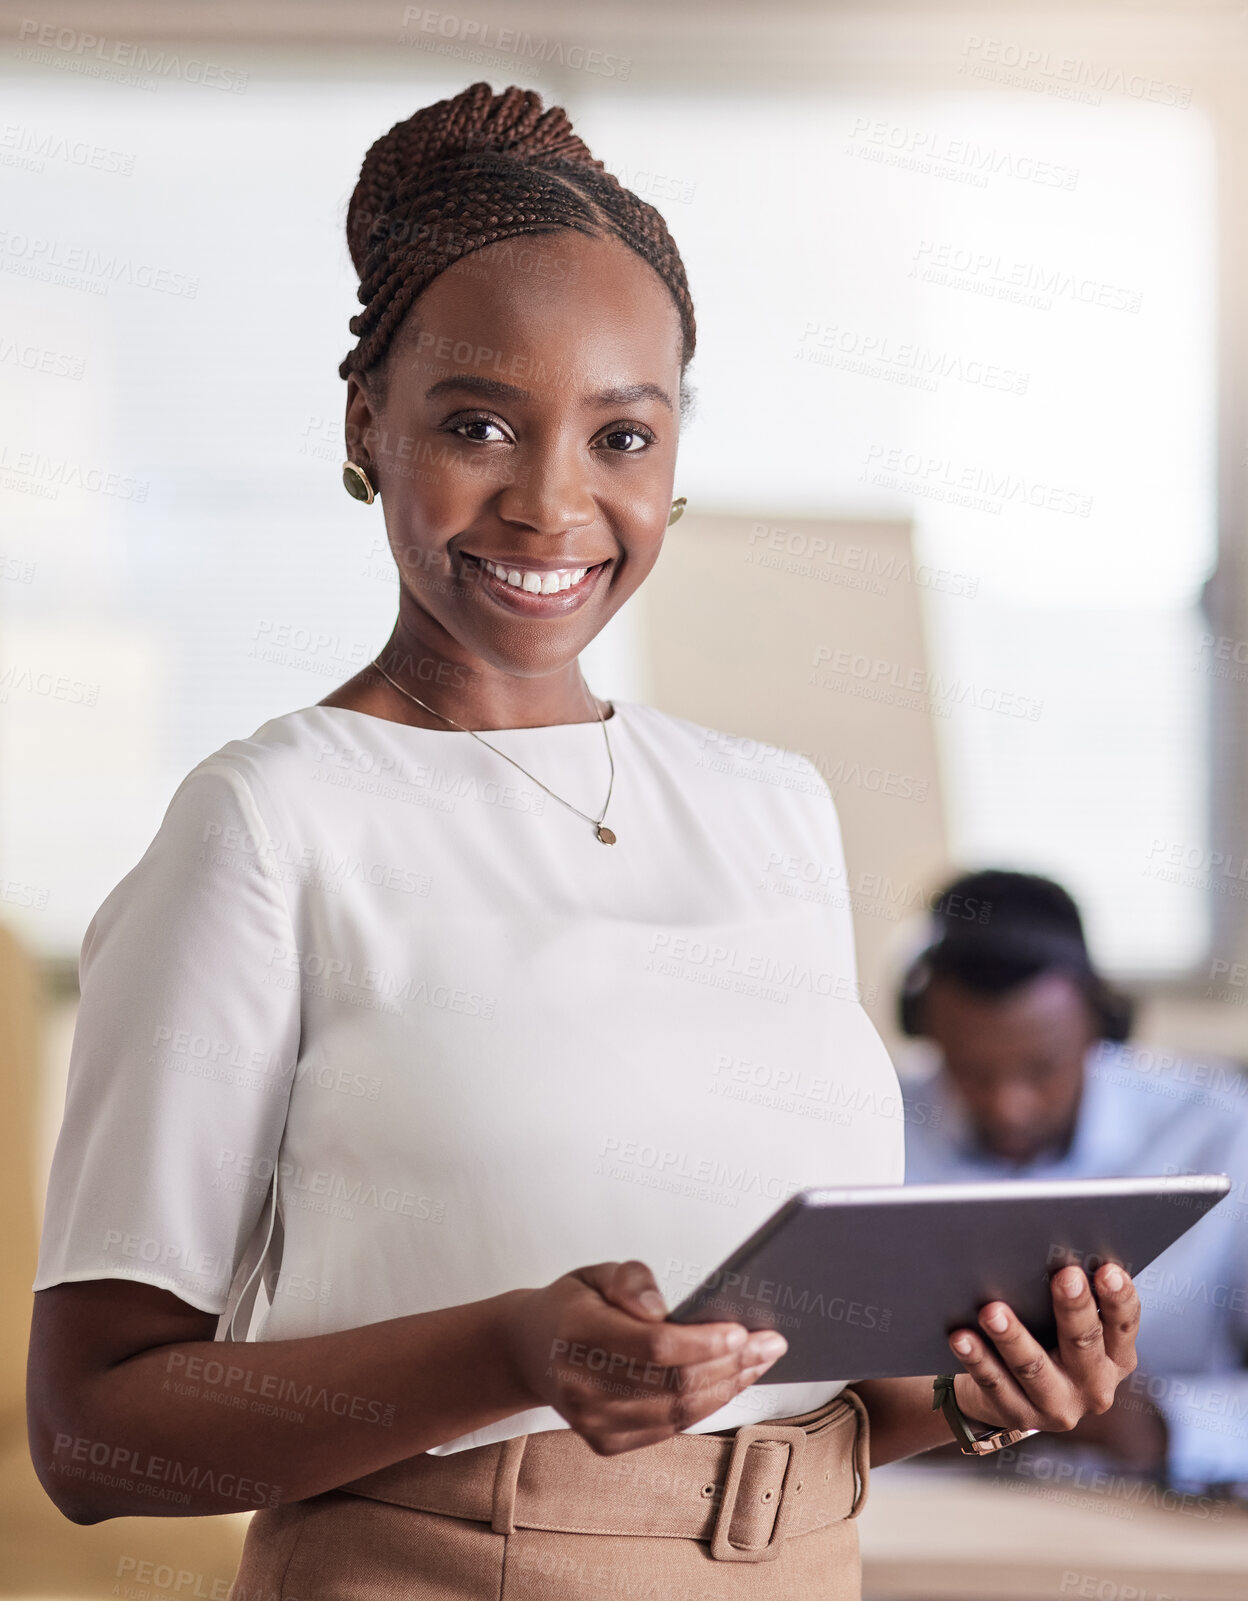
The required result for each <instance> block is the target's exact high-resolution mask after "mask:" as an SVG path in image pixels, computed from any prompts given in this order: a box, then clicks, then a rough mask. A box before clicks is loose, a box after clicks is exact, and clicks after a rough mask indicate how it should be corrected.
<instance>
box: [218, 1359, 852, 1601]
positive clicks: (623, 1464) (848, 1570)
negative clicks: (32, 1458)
mask: <svg viewBox="0 0 1248 1601" xmlns="http://www.w3.org/2000/svg"><path fill="white" fill-rule="evenodd" d="M867 1462H868V1428H867V1416H866V1412H865V1410H864V1408H863V1405H862V1403H861V1401H860V1400H859V1399H858V1397H857V1395H855V1394H854V1392H853V1391H852V1390H844V1391H842V1393H841V1394H840V1395H839V1396H837V1398H836V1399H835V1400H834V1401H832V1402H830V1403H829V1404H828V1405H827V1406H825V1407H822V1408H820V1409H819V1410H817V1411H814V1412H807V1413H803V1414H802V1415H800V1416H798V1417H792V1418H777V1419H776V1420H775V1421H774V1422H771V1423H763V1424H750V1425H748V1426H746V1427H744V1428H740V1429H736V1430H731V1431H729V1432H727V1433H724V1434H677V1435H674V1436H673V1437H672V1438H671V1439H669V1440H664V1441H662V1442H661V1443H660V1444H659V1445H652V1446H644V1447H642V1448H641V1449H640V1450H637V1451H626V1452H623V1453H621V1454H620V1455H617V1456H610V1457H601V1456H597V1455H595V1453H594V1452H593V1451H592V1450H591V1449H590V1448H589V1446H588V1445H586V1443H585V1442H584V1440H582V1439H581V1437H580V1436H579V1435H577V1434H574V1433H573V1432H572V1431H571V1430H570V1429H553V1430H548V1431H545V1432H543V1433H541V1434H530V1435H522V1436H520V1437H519V1438H517V1439H514V1440H504V1441H502V1442H501V1443H500V1444H496V1445H485V1446H480V1447H478V1448H477V1449H475V1450H471V1451H460V1452H456V1453H454V1454H452V1455H451V1456H429V1455H427V1454H423V1455H420V1456H414V1457H408V1458H407V1459H406V1460H404V1461H402V1462H396V1463H395V1464H394V1465H393V1466H391V1467H388V1468H382V1469H381V1470H380V1471H379V1472H376V1473H370V1474H367V1475H366V1476H365V1477H363V1478H360V1479H356V1480H353V1481H352V1482H351V1483H350V1484H346V1485H342V1486H340V1487H339V1488H338V1489H336V1490H327V1491H325V1492H324V1493H323V1494H321V1495H315V1496H311V1497H309V1498H308V1499H307V1500H304V1501H293V1502H290V1503H288V1504H287V1505H285V1506H279V1507H275V1508H274V1509H273V1510H271V1511H261V1512H257V1513H255V1514H254V1515H253V1517H252V1520H251V1523H250V1525H249V1526H248V1530H247V1538H246V1542H245V1545H244V1549H243V1557H242V1563H241V1565H240V1567H239V1570H238V1572H237V1574H236V1575H235V1578H234V1583H233V1585H232V1586H231V1588H230V1593H229V1601H485V1598H487V1597H488V1598H489V1601H573V1598H575V1601H621V1598H625V1597H627V1598H628V1601H636V1598H639V1597H640V1598H645V1601H730V1598H731V1601H859V1597H860V1593H861V1590H860V1577H861V1575H860V1568H859V1561H858V1529H857V1524H856V1523H855V1522H854V1521H853V1520H854V1519H855V1518H856V1517H857V1515H858V1513H859V1511H860V1510H861V1508H862V1505H863V1502H864V1500H865V1497H866V1490H867V1474H868V1469H867Z"/></svg>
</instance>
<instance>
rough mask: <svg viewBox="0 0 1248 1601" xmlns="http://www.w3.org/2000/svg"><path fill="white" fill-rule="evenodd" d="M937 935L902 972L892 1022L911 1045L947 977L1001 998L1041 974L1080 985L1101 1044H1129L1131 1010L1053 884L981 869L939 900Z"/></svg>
mask: <svg viewBox="0 0 1248 1601" xmlns="http://www.w3.org/2000/svg"><path fill="white" fill-rule="evenodd" d="M933 922H934V925H935V926H934V934H935V937H934V938H933V939H932V941H931V942H930V944H928V945H927V946H926V947H925V949H924V950H922V951H921V952H920V953H919V955H918V956H917V957H915V959H914V961H912V962H911V964H910V966H909V967H908V968H907V970H906V974H905V977H904V978H903V979H902V982H901V988H900V990H899V992H898V996H897V1020H898V1022H899V1024H900V1025H901V1030H902V1033H903V1034H906V1035H908V1036H909V1037H910V1038H911V1039H917V1038H921V1037H922V1035H923V1015H922V1014H923V1002H924V999H925V997H926V995H927V991H928V988H929V986H930V985H931V982H932V980H933V979H934V978H936V977H938V976H940V975H942V974H944V975H947V976H948V977H950V978H952V979H955V980H956V981H958V982H959V983H961V984H962V985H963V986H964V987H965V988H967V989H970V990H974V991H976V992H978V993H980V994H984V995H1002V994H1005V993H1006V992H1007V991H1009V990H1011V989H1013V988H1015V987H1016V986H1017V985H1019V984H1025V983H1027V982H1028V981H1029V980H1031V979H1033V978H1038V977H1039V976H1040V974H1041V973H1053V972H1058V973H1066V974H1067V975H1068V976H1069V977H1070V978H1072V979H1073V980H1074V981H1075V983H1077V984H1078V986H1079V988H1080V990H1081V991H1082V992H1083V995H1084V998H1085V1000H1086V1001H1087V1004H1088V1006H1089V1007H1090V1008H1091V1011H1092V1014H1093V1017H1094V1018H1095V1020H1096V1027H1097V1035H1098V1038H1100V1039H1105V1040H1113V1041H1117V1042H1121V1041H1122V1040H1125V1039H1127V1038H1128V1036H1129V1035H1130V1032H1131V1025H1132V1022H1133V1021H1134V1014H1135V1003H1134V1002H1133V1001H1132V1000H1131V998H1130V997H1129V996H1127V995H1124V994H1122V993H1120V992H1119V991H1117V990H1115V989H1113V988H1112V987H1111V986H1110V985H1109V984H1107V983H1106V982H1105V980H1104V979H1103V978H1102V977H1101V975H1100V974H1099V973H1098V972H1097V971H1096V968H1095V967H1094V966H1093V965H1092V959H1091V957H1090V956H1089V954H1088V947H1087V942H1086V941H1085V939H1084V936H1083V923H1082V919H1081V918H1080V916H1079V909H1078V907H1077V906H1076V905H1075V903H1074V901H1073V900H1072V899H1071V897H1070V896H1069V895H1068V894H1067V892H1066V891H1065V890H1064V889H1063V888H1062V887H1061V885H1060V884H1055V883H1054V882H1053V880H1052V879H1048V878H1041V877H1039V876H1038V875H1035V874H1031V873H1012V872H1007V871H1005V870H1003V869H986V870H984V871H982V872H978V873H968V874H966V875H965V876H964V877H962V878H959V879H957V880H955V881H954V882H953V883H952V884H950V885H949V886H948V887H947V888H946V889H944V890H942V891H941V893H940V895H938V896H937V898H936V902H935V906H934V915H933Z"/></svg>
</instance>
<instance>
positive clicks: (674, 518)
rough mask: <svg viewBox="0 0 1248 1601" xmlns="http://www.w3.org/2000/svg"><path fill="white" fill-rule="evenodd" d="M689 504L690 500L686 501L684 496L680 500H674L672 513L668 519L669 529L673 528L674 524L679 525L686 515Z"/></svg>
mask: <svg viewBox="0 0 1248 1601" xmlns="http://www.w3.org/2000/svg"><path fill="white" fill-rule="evenodd" d="M688 504H689V502H688V500H687V499H686V497H685V496H684V495H682V496H681V497H680V499H679V500H674V501H673V502H672V509H671V511H670V513H669V514H668V519H667V526H668V527H669V528H670V527H671V526H672V524H673V523H678V522H679V521H680V519H681V517H682V516H683V514H684V510H685V507H686V506H687V505H688Z"/></svg>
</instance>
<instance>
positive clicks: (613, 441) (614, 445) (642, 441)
mask: <svg viewBox="0 0 1248 1601" xmlns="http://www.w3.org/2000/svg"><path fill="white" fill-rule="evenodd" d="M630 439H631V440H633V441H634V443H632V444H629V443H628V441H629V440H630ZM620 440H623V441H625V443H623V444H620V443H618V441H620ZM603 443H604V444H606V445H609V446H610V447H611V449H612V450H620V451H636V450H639V449H642V450H644V449H645V447H646V446H647V445H648V444H649V443H650V441H649V440H648V439H647V438H646V436H645V435H644V434H639V433H638V432H637V430H636V429H635V428H616V429H614V430H613V431H612V432H611V433H609V434H604V435H603Z"/></svg>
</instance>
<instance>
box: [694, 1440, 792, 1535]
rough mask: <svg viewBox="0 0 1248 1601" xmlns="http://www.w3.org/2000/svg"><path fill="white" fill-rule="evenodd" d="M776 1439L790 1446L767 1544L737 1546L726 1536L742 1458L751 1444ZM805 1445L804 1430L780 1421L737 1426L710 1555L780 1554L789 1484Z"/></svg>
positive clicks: (786, 1522) (788, 1506) (742, 1468)
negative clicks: (778, 1502) (738, 1427)
mask: <svg viewBox="0 0 1248 1601" xmlns="http://www.w3.org/2000/svg"><path fill="white" fill-rule="evenodd" d="M766 1440H776V1441H779V1442H780V1443H781V1444H782V1445H787V1446H788V1447H789V1459H788V1462H787V1463H786V1464H785V1470H784V1478H783V1480H782V1481H781V1485H780V1505H779V1506H778V1507H777V1508H776V1517H775V1521H774V1523H773V1524H772V1526H771V1535H770V1538H769V1539H768V1541H767V1544H766V1545H760V1546H739V1545H732V1544H730V1543H729V1540H728V1530H729V1528H730V1527H731V1526H732V1514H733V1510H734V1509H735V1507H736V1504H737V1491H738V1489H739V1488H740V1484H741V1475H742V1473H743V1472H744V1471H745V1459H746V1457H747V1456H748V1454H749V1450H750V1447H751V1446H752V1445H757V1444H761V1443H762V1442H763V1441H766ZM805 1445H806V1431H805V1430H804V1429H795V1428H793V1427H791V1426H789V1425H785V1424H779V1423H748V1424H746V1425H745V1427H744V1428H740V1429H738V1430H737V1432H736V1434H735V1435H734V1437H733V1442H732V1455H731V1456H730V1457H729V1459H728V1473H727V1476H726V1477H725V1479H724V1492H723V1495H722V1496H721V1497H720V1502H719V1511H718V1512H717V1513H716V1516H715V1528H714V1531H713V1532H712V1535H711V1555H712V1556H713V1557H714V1558H715V1559H716V1560H717V1561H719V1562H770V1561H771V1560H772V1559H773V1558H775V1557H778V1556H779V1555H780V1542H781V1541H782V1540H783V1538H784V1535H785V1531H786V1530H787V1528H788V1525H789V1522H790V1519H791V1517H792V1513H793V1494H792V1487H793V1485H794V1483H796V1482H798V1481H799V1479H800V1472H799V1471H798V1470H800V1467H801V1462H802V1456H803V1454H804V1448H805Z"/></svg>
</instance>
